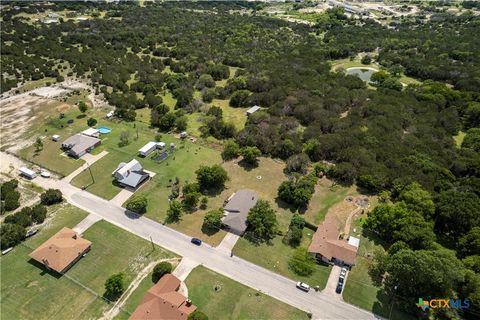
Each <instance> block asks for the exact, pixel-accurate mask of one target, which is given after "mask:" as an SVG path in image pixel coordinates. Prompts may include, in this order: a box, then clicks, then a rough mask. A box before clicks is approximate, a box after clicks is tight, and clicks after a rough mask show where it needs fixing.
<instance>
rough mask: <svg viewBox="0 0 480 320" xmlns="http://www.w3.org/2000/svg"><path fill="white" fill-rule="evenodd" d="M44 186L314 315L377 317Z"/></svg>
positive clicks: (112, 208)
mask: <svg viewBox="0 0 480 320" xmlns="http://www.w3.org/2000/svg"><path fill="white" fill-rule="evenodd" d="M34 182H35V183H37V184H39V185H40V186H42V187H44V188H52V187H53V188H58V189H61V190H62V191H63V194H64V196H65V197H66V199H67V200H68V201H69V202H70V203H72V204H73V205H75V206H77V207H79V208H81V209H83V210H85V211H87V212H89V213H92V214H96V215H98V216H100V217H102V218H103V219H105V220H106V221H108V222H110V223H112V224H114V225H116V226H118V227H120V228H122V229H125V230H127V231H129V232H131V233H133V234H136V235H138V236H140V237H142V238H144V239H147V240H150V239H151V240H152V241H153V242H154V243H156V244H158V245H160V246H161V247H163V248H165V249H167V250H170V251H172V252H175V253H177V254H179V255H181V256H183V257H187V258H189V259H190V260H192V261H194V262H196V263H198V264H202V265H204V266H205V267H207V268H209V269H211V270H213V271H215V272H218V273H220V274H222V275H224V276H226V277H229V278H231V279H234V280H236V281H238V282H240V283H243V284H245V285H247V286H249V287H252V288H254V289H256V290H260V291H261V292H263V293H265V294H267V295H269V296H272V297H274V298H276V299H278V300H281V301H283V302H285V303H287V304H289V305H292V306H295V307H297V308H299V309H302V310H304V311H307V312H311V313H312V314H313V317H314V319H355V320H360V319H378V318H379V317H377V316H375V315H373V314H372V313H369V312H367V311H364V310H361V309H359V308H356V307H354V306H352V305H350V304H347V303H345V302H343V301H338V300H336V299H333V298H332V297H329V296H328V295H325V294H323V293H319V292H315V291H314V290H311V291H310V292H309V293H305V292H303V291H300V290H298V289H296V288H295V282H294V281H292V280H290V279H288V278H285V277H283V276H281V275H279V274H277V273H274V272H272V271H269V270H267V269H265V268H262V267H260V266H257V265H255V264H253V263H250V262H248V261H246V260H243V259H240V258H238V257H230V254H229V253H228V252H225V251H224V250H219V249H217V248H214V247H212V246H210V245H208V244H202V245H201V246H199V247H197V246H195V245H194V244H192V243H190V239H191V237H189V236H187V235H185V234H183V233H180V232H178V231H175V230H173V229H170V228H168V227H166V226H164V225H162V224H160V223H157V222H155V221H153V220H151V219H148V218H145V217H143V216H139V215H136V214H133V213H130V212H127V211H126V210H125V209H124V208H122V207H120V206H118V205H115V204H113V203H111V202H108V201H106V200H104V199H102V198H100V197H97V196H95V195H93V194H91V193H88V192H86V191H82V190H80V189H78V188H76V187H73V186H72V185H70V184H68V183H67V182H65V181H57V180H53V179H43V178H41V177H38V178H36V179H35V180H34Z"/></svg>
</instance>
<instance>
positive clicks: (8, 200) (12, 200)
mask: <svg viewBox="0 0 480 320" xmlns="http://www.w3.org/2000/svg"><path fill="white" fill-rule="evenodd" d="M19 199H20V193H19V192H18V191H16V190H13V191H11V192H8V193H7V194H6V195H5V202H4V204H3V206H4V209H5V211H13V210H15V209H17V208H18V207H20V202H19V201H18V200H19Z"/></svg>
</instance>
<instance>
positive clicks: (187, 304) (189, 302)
mask: <svg viewBox="0 0 480 320" xmlns="http://www.w3.org/2000/svg"><path fill="white" fill-rule="evenodd" d="M185 304H186V306H187V307H190V306H191V305H192V300H190V299H187V300H186V302H185Z"/></svg>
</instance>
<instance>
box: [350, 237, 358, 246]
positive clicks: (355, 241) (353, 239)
mask: <svg viewBox="0 0 480 320" xmlns="http://www.w3.org/2000/svg"><path fill="white" fill-rule="evenodd" d="M348 244H349V245H352V246H354V247H357V248H358V246H359V245H360V239H358V238H356V237H353V236H350V237H348Z"/></svg>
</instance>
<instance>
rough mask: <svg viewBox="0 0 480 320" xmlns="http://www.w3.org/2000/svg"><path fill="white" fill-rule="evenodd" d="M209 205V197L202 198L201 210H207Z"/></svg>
mask: <svg viewBox="0 0 480 320" xmlns="http://www.w3.org/2000/svg"><path fill="white" fill-rule="evenodd" d="M207 205H208V198H207V197H201V198H200V208H201V209H207Z"/></svg>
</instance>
